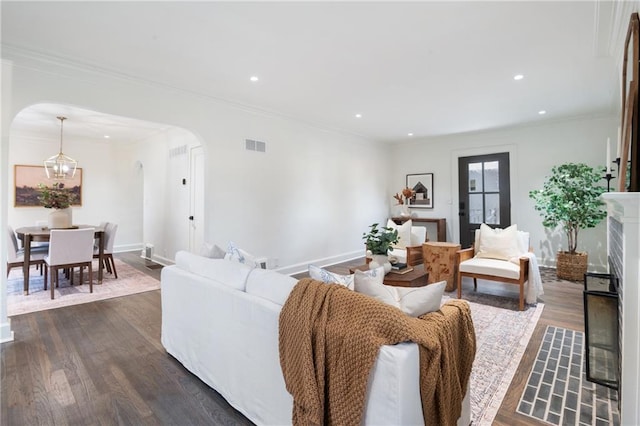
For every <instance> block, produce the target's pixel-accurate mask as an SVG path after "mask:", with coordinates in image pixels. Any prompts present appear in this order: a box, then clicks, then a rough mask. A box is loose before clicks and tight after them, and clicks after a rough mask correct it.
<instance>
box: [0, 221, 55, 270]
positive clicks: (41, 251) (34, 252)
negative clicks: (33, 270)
mask: <svg viewBox="0 0 640 426" xmlns="http://www.w3.org/2000/svg"><path fill="white" fill-rule="evenodd" d="M7 237H8V241H7V276H9V272H10V271H11V269H13V268H18V267H20V268H22V267H23V266H24V250H23V249H21V248H18V239H17V238H16V233H15V232H14V231H13V228H12V227H11V226H9V227H7ZM47 250H48V248H36V247H32V248H31V256H30V257H31V259H30V261H29V263H30V264H31V265H40V266H42V265H44V257H45V255H46V254H47ZM41 272H42V271H41ZM44 273H45V276H44V277H45V278H44V280H45V282H46V281H47V271H46V269H45V271H44Z"/></svg>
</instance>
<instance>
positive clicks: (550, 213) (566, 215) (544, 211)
mask: <svg viewBox="0 0 640 426" xmlns="http://www.w3.org/2000/svg"><path fill="white" fill-rule="evenodd" d="M600 174H601V173H600V171H599V170H597V169H595V168H593V167H590V166H587V165H586V164H582V163H579V164H574V163H567V164H562V165H560V166H554V167H553V168H552V169H551V176H548V177H547V180H546V181H545V183H544V186H543V188H542V189H537V190H534V191H531V192H529V197H530V198H532V199H533V200H534V201H535V209H536V210H537V211H539V212H540V214H541V216H542V224H543V225H544V226H545V227H547V228H555V227H557V226H558V225H560V226H562V228H563V230H564V232H565V233H566V235H567V242H568V251H560V252H558V258H557V274H558V278H563V279H568V280H574V281H578V280H582V279H583V277H584V274H585V273H586V272H587V253H580V252H577V251H576V248H577V247H578V231H579V230H580V229H586V228H593V227H595V226H596V225H597V224H598V223H600V221H602V219H604V218H606V217H607V211H606V209H605V208H604V203H603V202H602V201H601V200H600V195H601V194H602V193H604V192H606V188H604V187H602V186H600V185H597V183H598V182H599V181H600V180H601V176H600Z"/></svg>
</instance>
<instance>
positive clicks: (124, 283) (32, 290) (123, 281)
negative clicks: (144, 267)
mask: <svg viewBox="0 0 640 426" xmlns="http://www.w3.org/2000/svg"><path fill="white" fill-rule="evenodd" d="M114 260H115V262H116V270H117V271H118V278H117V279H116V278H115V277H114V276H113V275H112V274H109V273H107V271H106V270H104V271H103V280H102V284H98V279H97V276H98V275H97V270H98V269H97V268H98V263H97V261H94V263H93V271H94V273H93V275H94V279H93V293H89V283H88V282H85V284H83V285H77V284H76V285H73V286H71V285H69V282H68V281H67V280H66V279H61V282H60V287H58V288H56V289H55V290H54V299H53V300H51V290H50V288H49V286H47V290H46V291H45V290H44V278H43V276H41V275H40V273H39V272H38V271H36V270H35V268H32V269H31V273H30V279H29V295H28V296H25V295H24V294H23V283H24V280H23V275H22V270H21V269H18V268H14V269H12V270H11V272H10V274H9V278H8V280H7V315H8V316H10V317H11V316H14V315H20V314H26V313H29V312H36V311H43V310H46V309H54V308H61V307H63V306H70V305H78V304H81V303H88V302H95V301H97V300H104V299H110V298H113V297H120V296H127V295H130V294H136V293H142V292H145V291H151V290H158V289H159V288H160V281H158V280H156V279H155V278H153V277H150V276H149V275H146V274H144V273H142V272H140V271H138V270H136V269H135V268H133V267H132V266H129V265H127V264H126V263H124V262H122V261H121V260H119V259H114ZM86 274H87V270H86V269H85V278H86ZM62 276H63V274H62V273H60V277H61V278H62ZM78 281H79V279H78V275H77V268H76V279H75V281H74V282H76V283H77V282H78Z"/></svg>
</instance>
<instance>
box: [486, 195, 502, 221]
mask: <svg viewBox="0 0 640 426" xmlns="http://www.w3.org/2000/svg"><path fill="white" fill-rule="evenodd" d="M484 208H485V211H484V215H485V223H487V224H492V225H497V224H499V223H500V194H486V195H485V207H484Z"/></svg>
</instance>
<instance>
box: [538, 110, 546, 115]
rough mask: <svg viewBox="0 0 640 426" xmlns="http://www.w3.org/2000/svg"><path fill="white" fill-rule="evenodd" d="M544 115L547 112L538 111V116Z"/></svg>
mask: <svg viewBox="0 0 640 426" xmlns="http://www.w3.org/2000/svg"><path fill="white" fill-rule="evenodd" d="M546 113H547V111H545V110H543V109H541V110H540V111H538V114H540V115H545V114H546Z"/></svg>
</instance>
